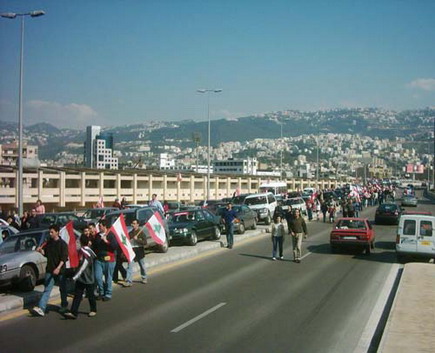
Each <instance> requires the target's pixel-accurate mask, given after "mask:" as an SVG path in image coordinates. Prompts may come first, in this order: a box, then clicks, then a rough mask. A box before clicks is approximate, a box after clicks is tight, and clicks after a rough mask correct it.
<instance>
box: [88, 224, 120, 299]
mask: <svg viewBox="0 0 435 353" xmlns="http://www.w3.org/2000/svg"><path fill="white" fill-rule="evenodd" d="M100 230H101V233H100V234H98V235H97V236H96V237H95V239H94V243H93V250H94V252H95V254H96V255H97V259H96V260H95V281H96V282H97V286H98V297H97V299H103V300H104V301H108V300H110V299H111V298H112V278H113V271H114V270H115V265H116V262H115V258H116V255H115V254H116V250H117V248H118V243H117V241H116V238H115V235H114V234H113V233H112V232H110V229H109V222H108V221H107V219H103V220H102V221H101V222H100ZM103 277H104V281H103Z"/></svg>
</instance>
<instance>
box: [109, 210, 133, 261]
mask: <svg viewBox="0 0 435 353" xmlns="http://www.w3.org/2000/svg"><path fill="white" fill-rule="evenodd" d="M110 231H111V232H112V233H113V234H115V238H116V240H117V242H118V244H119V246H120V248H121V250H122V252H123V253H124V255H125V257H126V258H127V261H128V262H132V261H133V259H134V257H135V256H136V254H135V253H134V251H133V247H132V246H131V243H130V236H129V235H128V231H127V226H126V225H125V220H124V215H123V214H122V213H121V215H120V216H119V217H118V219H117V220H116V221H115V223H113V225H112V228H110Z"/></svg>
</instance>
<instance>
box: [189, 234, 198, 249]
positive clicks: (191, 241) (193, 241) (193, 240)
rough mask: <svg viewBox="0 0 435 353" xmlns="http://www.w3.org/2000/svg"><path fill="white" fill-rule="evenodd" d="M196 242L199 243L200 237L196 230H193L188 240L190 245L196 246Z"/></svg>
mask: <svg viewBox="0 0 435 353" xmlns="http://www.w3.org/2000/svg"><path fill="white" fill-rule="evenodd" d="M196 243H198V237H197V235H196V232H193V231H192V234H191V235H190V238H189V242H188V244H189V245H190V246H195V245H196Z"/></svg>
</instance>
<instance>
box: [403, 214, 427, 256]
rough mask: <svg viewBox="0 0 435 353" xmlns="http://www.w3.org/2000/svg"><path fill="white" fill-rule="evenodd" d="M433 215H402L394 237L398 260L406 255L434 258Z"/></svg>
mask: <svg viewBox="0 0 435 353" xmlns="http://www.w3.org/2000/svg"><path fill="white" fill-rule="evenodd" d="M434 229H435V217H434V216H429V215H422V214H413V215H402V216H401V217H400V220H399V227H398V229H397V238H396V254H397V259H398V261H399V262H404V261H405V260H406V258H407V257H418V258H427V259H431V258H435V230H434Z"/></svg>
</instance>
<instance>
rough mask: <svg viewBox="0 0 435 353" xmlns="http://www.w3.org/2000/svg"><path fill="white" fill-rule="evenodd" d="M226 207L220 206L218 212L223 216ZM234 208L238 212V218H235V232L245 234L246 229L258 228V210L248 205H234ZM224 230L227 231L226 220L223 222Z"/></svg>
mask: <svg viewBox="0 0 435 353" xmlns="http://www.w3.org/2000/svg"><path fill="white" fill-rule="evenodd" d="M225 209H226V207H220V208H219V209H218V210H217V212H216V214H217V215H218V216H219V217H222V215H223V213H224V211H225ZM233 210H234V211H235V212H236V213H237V218H236V219H235V220H234V232H236V233H239V234H243V233H245V230H246V229H256V228H257V212H255V211H254V210H251V209H250V208H249V207H248V206H246V205H233ZM222 232H226V228H225V223H224V222H222Z"/></svg>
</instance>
